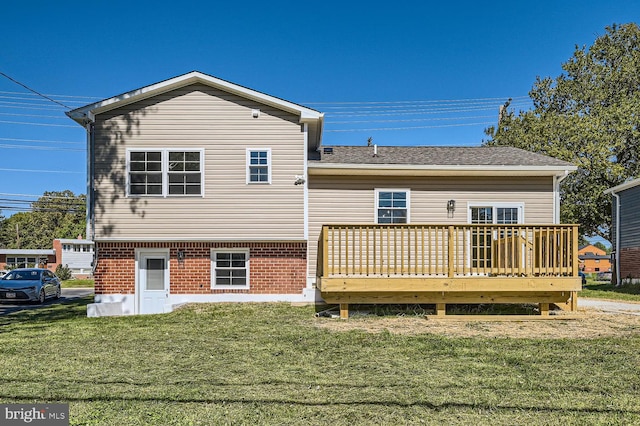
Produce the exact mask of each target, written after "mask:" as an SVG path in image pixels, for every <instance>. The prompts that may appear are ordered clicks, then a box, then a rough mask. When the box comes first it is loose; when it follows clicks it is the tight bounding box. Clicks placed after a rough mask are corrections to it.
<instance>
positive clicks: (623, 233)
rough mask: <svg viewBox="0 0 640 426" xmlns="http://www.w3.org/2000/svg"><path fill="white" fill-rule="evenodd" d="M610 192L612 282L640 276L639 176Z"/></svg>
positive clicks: (634, 278)
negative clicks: (611, 199) (611, 200)
mask: <svg viewBox="0 0 640 426" xmlns="http://www.w3.org/2000/svg"><path fill="white" fill-rule="evenodd" d="M605 194H611V196H612V197H613V202H612V210H613V211H612V227H611V235H612V240H613V241H612V246H613V259H614V274H613V277H612V278H613V282H615V283H617V284H621V283H623V282H638V281H639V280H640V215H638V211H639V209H640V179H633V180H630V181H628V182H625V183H623V184H620V185H618V186H615V187H613V188H609V189H607V190H606V191H605Z"/></svg>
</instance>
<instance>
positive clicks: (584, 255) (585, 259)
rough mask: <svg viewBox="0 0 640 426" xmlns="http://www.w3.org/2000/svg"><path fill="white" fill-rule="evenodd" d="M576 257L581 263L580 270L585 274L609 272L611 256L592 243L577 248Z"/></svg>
mask: <svg viewBox="0 0 640 426" xmlns="http://www.w3.org/2000/svg"><path fill="white" fill-rule="evenodd" d="M578 259H580V262H581V263H582V266H581V268H582V272H584V273H586V274H593V273H597V272H611V256H610V255H609V254H607V252H606V251H605V250H602V249H601V248H599V247H596V246H594V245H593V244H587V245H585V246H582V247H580V248H578Z"/></svg>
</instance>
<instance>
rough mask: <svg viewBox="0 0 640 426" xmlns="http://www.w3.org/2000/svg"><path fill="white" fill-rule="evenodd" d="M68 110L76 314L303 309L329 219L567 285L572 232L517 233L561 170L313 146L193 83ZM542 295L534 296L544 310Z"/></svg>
mask: <svg viewBox="0 0 640 426" xmlns="http://www.w3.org/2000/svg"><path fill="white" fill-rule="evenodd" d="M68 115H69V116H70V117H71V118H72V119H73V120H75V121H76V122H78V123H79V124H81V125H83V126H84V127H85V128H86V129H87V133H88V151H89V159H90V162H89V170H88V173H89V177H90V179H89V181H90V187H89V188H88V217H89V221H88V238H90V239H92V240H93V241H94V242H95V254H96V256H95V258H96V264H95V271H94V273H95V281H96V284H95V290H96V296H95V302H96V303H95V304H93V305H91V306H90V307H89V312H88V313H89V315H112V314H135V313H154V312H167V311H170V310H171V309H172V308H173V306H175V305H178V304H182V303H187V302H221V301H233V302H238V301H247V302H250V301H253V302H260V301H290V302H315V301H317V300H318V296H319V295H318V291H317V289H316V285H317V284H318V283H319V280H320V279H319V278H318V277H320V276H321V274H322V273H323V272H326V270H322V268H319V269H318V268H317V265H322V264H323V262H324V263H327V262H328V260H327V256H328V253H329V252H328V251H327V249H326V247H325V246H324V245H323V241H324V240H321V241H319V238H320V236H321V233H322V232H324V231H323V225H326V224H332V223H333V224H335V223H342V224H374V225H375V226H382V225H378V224H392V223H406V224H414V223H442V224H452V225H453V224H457V225H466V224H473V225H472V226H474V227H475V228H474V231H473V232H472V234H473V235H472V234H468V235H470V236H471V237H470V238H472V239H473V242H474V244H475V243H476V242H477V241H480V240H482V241H486V244H485V246H483V247H482V250H480V251H479V250H477V247H476V246H474V247H473V249H474V252H473V253H474V256H475V257H474V259H473V261H471V260H470V259H467V263H469V262H472V263H473V265H471V263H469V265H471V266H473V267H475V266H477V265H478V264H479V263H483V264H484V265H485V266H487V265H493V266H492V267H493V268H494V269H495V268H496V267H497V266H499V265H498V264H499V262H498V257H499V256H500V255H502V256H504V254H505V253H506V252H507V248H508V250H510V252H509V253H510V259H509V262H510V264H515V263H520V262H521V261H522V262H525V263H526V264H527V265H529V266H531V265H533V263H534V260H530V259H533V258H534V257H535V265H537V266H536V267H538V268H539V267H540V266H544V267H545V268H546V269H545V271H546V272H544V271H543V273H542V275H545V274H546V273H547V272H549V271H551V268H552V267H555V266H554V265H552V263H554V262H557V259H559V258H560V257H561V256H565V255H567V256H568V257H566V258H564V260H563V261H562V262H563V265H564V266H563V268H565V269H563V271H562V272H560V271H559V270H556V269H554V271H556V272H555V273H561V274H565V275H566V276H567V277H569V278H568V279H569V281H566V282H567V283H570V284H568V285H567V286H565V287H563V286H562V285H559V284H558V283H559V281H556V287H554V288H555V289H558V290H560V289H562V290H566V291H564V292H562V295H563V296H562V297H563V298H564V299H562V301H563V302H566V301H567V300H568V298H570V297H571V294H573V293H572V292H573V291H574V290H576V288H575V284H574V282H576V280H575V279H574V276H573V275H575V276H576V277H577V262H576V261H577V253H575V252H573V251H572V247H573V246H572V244H573V241H574V240H575V241H576V242H577V236H576V235H574V234H575V233H576V232H577V227H575V229H574V228H572V227H571V226H567V227H560V226H557V227H555V228H552V227H548V228H545V229H542V228H535V227H528V228H526V229H525V228H524V227H523V226H524V224H529V223H530V224H558V223H559V183H560V181H561V180H562V179H563V178H564V177H565V176H566V175H567V174H568V173H569V172H571V171H573V170H575V167H574V166H572V165H571V164H569V163H566V162H563V161H559V160H556V159H553V158H550V157H546V156H543V155H538V154H533V153H530V152H526V151H523V150H519V149H516V148H510V147H477V148H457V147H456V148H450V147H449V148H447V147H374V146H372V147H364V146H363V147H340V146H334V147H328V146H321V137H322V128H323V117H324V116H323V114H322V113H321V112H318V111H315V110H313V109H310V108H306V107H304V106H301V105H298V104H295V103H292V102H289V101H285V100H283V99H280V98H276V97H273V96H270V95H267V94H264V93H261V92H257V91H255V90H252V89H248V88H246V87H243V86H239V85H236V84H233V83H230V82H227V81H224V80H221V79H218V78H215V77H212V76H209V75H206V74H202V73H199V72H191V73H188V74H184V75H181V76H178V77H175V78H172V79H169V80H166V81H162V82H160V83H157V84H153V85H151V86H147V87H143V88H140V89H137V90H133V91H131V92H127V93H124V94H122V95H119V96H116V97H113V98H110V99H106V100H104V101H100V102H97V103H94V104H91V105H87V106H85V107H82V108H78V109H76V110H73V111H70V112H69V113H68ZM507 225H508V226H509V227H510V228H509V229H508V230H507V229H506V228H505V229H501V230H498V228H492V226H507ZM554 226H555V225H554ZM518 227H523V228H518ZM478 229H480V230H482V232H484V234H483V235H482V236H479V235H480V234H479V233H478V232H480V231H477V230H478ZM489 230H491V231H489ZM494 231H495V232H494ZM354 232H355V231H354ZM469 232H471V231H469ZM527 233H528V234H527ZM525 234H526V235H529V237H530V238H529V239H532V238H533V240H532V241H533V242H531V241H529V242H527V241H525V239H526V238H527V237H526V235H525ZM360 235H362V234H360ZM460 235H462V234H460ZM490 235H494V236H495V238H492V237H490ZM516 235H518V236H519V235H522V238H524V239H523V240H522V241H520V240H518V241H516V238H518V237H517V236H516ZM574 236H575V239H574ZM556 237H557V238H560V239H559V240H557V241H556V240H555V238H556ZM361 238H362V237H361ZM461 238H462V237H461ZM496 238H497V240H496ZM506 239H510V242H508V243H507V242H506ZM489 240H491V241H493V240H496V241H498V240H499V242H498V243H497V244H498V245H499V244H502V245H501V246H499V247H498V245H495V244H494V243H490V242H489ZM534 240H535V241H534ZM327 241H328V240H327ZM398 241H400V240H398ZM403 241H404V240H403ZM435 241H436V242H437V241H440V240H438V239H437V237H436V240H435ZM469 241H471V240H469ZM542 241H544V242H545V244H547V246H545V248H544V250H543V249H542V248H540V251H539V252H534V247H535V248H536V250H537V247H542V245H541V244H538V245H535V244H534V243H536V242H542ZM440 242H442V241H440ZM552 242H553V243H554V244H556V243H558V244H559V243H562V244H563V247H565V248H563V249H561V250H560V249H556V248H555V246H554V248H553V249H552V250H555V251H558V252H557V253H556V255H554V256H552V255H551V254H550V252H549V247H550V246H549V244H551V243H552ZM388 243H389V242H388V241H387V244H388ZM483 244H484V243H483ZM487 244H489V245H487ZM490 244H493V246H491V247H490ZM526 244H528V246H526V247H528V249H527V250H528V251H527V250H525V249H524V247H525V245H526ZM532 244H533V245H532ZM521 246H522V247H521ZM318 247H321V253H318ZM492 247H494V248H492ZM494 249H495V250H494ZM575 249H576V250H577V243H576V247H575ZM492 250H493V251H492ZM560 251H562V253H560ZM489 252H491V253H492V256H494V258H493V260H491V259H489V260H487V256H488V255H487V253H489ZM574 255H575V258H574ZM461 256H463V255H461ZM412 259H414V260H412V262H413V263H412V265H414V264H415V263H416V262H417V261H416V260H415V258H412ZM479 259H480V260H479ZM574 259H575V260H576V261H574ZM334 260H335V259H334ZM361 260H362V259H361ZM351 261H354V260H353V259H351ZM327 264H328V263H327ZM451 265H452V266H451V268H450V269H451V270H453V263H451ZM512 266H513V265H510V266H507V265H506V264H504V265H502V269H501V273H502V274H506V273H511V269H509V268H512ZM521 266H522V265H521ZM522 267H524V266H522ZM505 268H506V269H505ZM567 268H568V269H567ZM574 270H575V274H573V272H572V271H574ZM496 271H497V270H495V271H494V272H491V271H489V270H483V271H480V272H477V271H476V270H474V271H473V272H472V273H474V274H478V275H479V276H490V275H491V274H492V273H496ZM524 273H525V272H524V270H521V271H520V272H519V274H520V275H522V274H524ZM536 274H537V275H541V273H540V270H537V272H536ZM563 279H564V278H563ZM560 281H562V279H561V280H560ZM549 285H551V284H549V283H545V284H544V286H545V287H544V288H545V289H547V288H548V286H549ZM530 287H531V288H534V287H535V286H530ZM540 288H542V287H540ZM565 293H566V294H565ZM438 294H440V292H438ZM540 294H542V293H540ZM549 294H550V293H549ZM549 294H547V293H545V296H544V298H543V299H544V301H547V302H553V301H554V300H555V299H553V298H552V297H551V296H549ZM558 294H559V293H558ZM324 296H326V294H324V293H323V297H324ZM541 297H542V296H541ZM474 300H475V299H474ZM478 300H479V299H478ZM510 300H512V299H510ZM541 300H542V299H541ZM574 300H575V298H574ZM340 303H342V302H340Z"/></svg>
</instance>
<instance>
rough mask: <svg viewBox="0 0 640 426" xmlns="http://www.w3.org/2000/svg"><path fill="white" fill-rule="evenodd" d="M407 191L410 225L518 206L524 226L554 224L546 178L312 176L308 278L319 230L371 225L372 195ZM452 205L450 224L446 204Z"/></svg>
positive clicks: (550, 189)
mask: <svg viewBox="0 0 640 426" xmlns="http://www.w3.org/2000/svg"><path fill="white" fill-rule="evenodd" d="M385 188H406V189H409V190H410V192H411V195H410V205H409V209H410V222H411V223H414V224H417V223H437V224H448V223H452V224H456V223H459V224H465V223H468V215H467V212H468V205H469V203H473V204H474V205H481V204H483V203H487V205H491V204H492V203H514V204H515V203H522V204H523V205H524V222H525V223H531V224H534V223H538V224H551V223H553V202H554V200H553V178H551V177H509V178H505V177H495V178H491V177H458V178H456V177H416V178H410V177H409V178H407V177H402V178H392V177H389V178H358V177H344V176H312V177H311V179H310V182H309V275H310V276H311V277H313V276H315V271H316V259H317V249H318V246H317V243H318V237H319V235H320V229H321V227H322V225H323V224H358V223H375V221H376V218H375V190H376V189H385ZM448 200H455V201H456V210H455V213H454V215H453V217H452V218H449V217H447V208H446V207H447V201H448Z"/></svg>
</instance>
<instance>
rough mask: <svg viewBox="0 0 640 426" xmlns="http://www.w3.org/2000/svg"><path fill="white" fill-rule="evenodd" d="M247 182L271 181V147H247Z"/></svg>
mask: <svg viewBox="0 0 640 426" xmlns="http://www.w3.org/2000/svg"><path fill="white" fill-rule="evenodd" d="M247 183H271V149H269V148H247Z"/></svg>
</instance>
